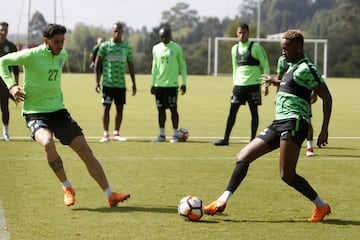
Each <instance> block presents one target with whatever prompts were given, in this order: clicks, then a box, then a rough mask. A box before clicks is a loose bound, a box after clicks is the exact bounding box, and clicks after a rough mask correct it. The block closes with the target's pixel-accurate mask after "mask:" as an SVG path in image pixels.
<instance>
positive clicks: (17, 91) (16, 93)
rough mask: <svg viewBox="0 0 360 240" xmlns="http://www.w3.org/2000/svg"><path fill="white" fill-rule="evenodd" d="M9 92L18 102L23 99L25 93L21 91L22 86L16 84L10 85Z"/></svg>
mask: <svg viewBox="0 0 360 240" xmlns="http://www.w3.org/2000/svg"><path fill="white" fill-rule="evenodd" d="M9 92H10V94H11V95H12V96H13V98H14V101H15V103H19V102H22V101H24V100H25V97H26V95H25V93H24V92H23V88H21V87H20V86H18V85H15V86H12V87H11V88H10V89H9Z"/></svg>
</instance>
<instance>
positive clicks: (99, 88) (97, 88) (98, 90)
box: [95, 84, 101, 93]
mask: <svg viewBox="0 0 360 240" xmlns="http://www.w3.org/2000/svg"><path fill="white" fill-rule="evenodd" d="M95 91H96V92H97V93H100V91H101V87H100V84H96V87H95Z"/></svg>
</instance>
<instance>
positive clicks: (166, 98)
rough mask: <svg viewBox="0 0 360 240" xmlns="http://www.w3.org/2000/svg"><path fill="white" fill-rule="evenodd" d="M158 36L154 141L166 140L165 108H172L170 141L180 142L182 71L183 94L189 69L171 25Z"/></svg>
mask: <svg viewBox="0 0 360 240" xmlns="http://www.w3.org/2000/svg"><path fill="white" fill-rule="evenodd" d="M159 36H160V43H158V44H156V45H155V46H154V47H153V49H152V55H153V61H152V70H151V94H153V95H155V100H156V106H157V110H158V123H159V128H160V135H159V136H158V137H157V138H156V139H154V140H152V142H166V135H165V121H166V109H167V108H169V109H170V112H171V122H172V127H173V137H172V139H171V140H170V142H171V143H175V142H178V138H177V129H178V127H179V113H178V110H177V99H178V88H179V73H181V77H182V84H181V86H180V92H181V95H183V94H185V92H186V77H187V69H186V63H185V58H184V54H183V50H182V48H181V47H180V46H179V44H177V43H176V42H174V41H172V40H171V29H170V27H169V26H161V27H160V30H159Z"/></svg>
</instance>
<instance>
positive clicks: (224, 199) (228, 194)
mask: <svg viewBox="0 0 360 240" xmlns="http://www.w3.org/2000/svg"><path fill="white" fill-rule="evenodd" d="M231 195H232V193H231V192H230V191H228V190H226V191H225V192H224V193H223V194H222V195H221V196H220V197H219V198H218V199H217V200H219V201H222V202H227V201H228V200H229V199H230V197H231Z"/></svg>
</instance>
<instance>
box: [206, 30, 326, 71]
mask: <svg viewBox="0 0 360 240" xmlns="http://www.w3.org/2000/svg"><path fill="white" fill-rule="evenodd" d="M250 40H252V41H254V42H259V43H261V45H262V46H263V47H264V49H265V51H266V54H267V56H268V59H269V65H270V72H271V73H276V65H277V60H278V58H279V56H280V55H281V49H280V46H279V44H280V39H279V38H276V39H274V38H250ZM238 41H239V40H238V39H237V38H229V37H216V38H215V41H214V62H213V64H214V69H213V70H214V76H218V75H226V74H232V63H231V53H230V51H231V47H232V46H233V45H234V44H236V43H237V42H238ZM304 51H305V52H306V53H307V54H308V55H309V56H310V57H311V58H312V60H313V62H314V63H315V64H316V65H317V66H318V68H319V70H320V71H321V74H322V75H323V77H326V76H327V51H328V41H327V39H305V40H304Z"/></svg>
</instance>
